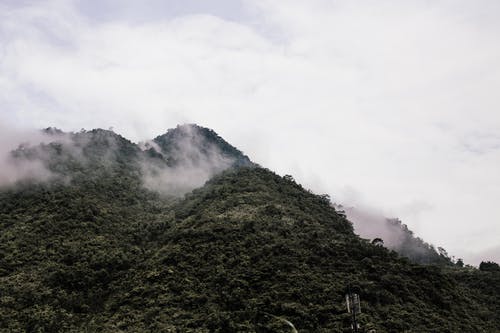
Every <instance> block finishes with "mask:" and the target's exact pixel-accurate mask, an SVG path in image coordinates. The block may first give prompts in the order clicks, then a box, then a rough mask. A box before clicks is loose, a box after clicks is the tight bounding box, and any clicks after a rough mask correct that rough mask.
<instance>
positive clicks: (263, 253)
mask: <svg viewBox="0 0 500 333" xmlns="http://www.w3.org/2000/svg"><path fill="white" fill-rule="evenodd" d="M208 134H210V135H212V133H211V132H210V133H208ZM51 135H56V134H54V133H52V134H51ZM57 135H61V134H57ZM171 135H172V137H176V135H178V134H176V133H174V134H171ZM204 135H205V134H204ZM204 135H202V136H201V137H200V138H201V139H203V137H204ZM217 137H218V136H217ZM169 140H173V139H167V142H162V139H160V140H155V142H156V144H157V145H158V146H159V148H157V147H156V148H155V147H153V146H154V144H151V143H150V147H146V148H143V149H141V148H139V146H138V145H135V144H133V143H131V142H129V141H128V140H126V139H124V138H121V137H119V136H117V135H116V134H114V133H112V132H108V131H102V130H98V131H92V132H85V133H80V134H75V136H74V137H71V140H70V144H68V143H67V142H63V143H52V144H44V145H41V146H36V147H31V148H28V147H27V148H24V149H22V150H18V151H16V152H15V154H16V156H17V157H18V158H28V159H41V160H43V161H44V163H45V164H46V165H47V168H49V169H50V170H51V171H52V172H53V173H54V177H53V178H52V179H51V180H50V181H44V182H37V181H33V180H32V181H26V182H22V183H18V184H17V185H16V186H11V187H4V188H3V189H2V190H1V191H0V331H1V332H4V331H5V332H228V333H229V332H259V333H268V332H269V333H270V332H290V327H289V326H288V325H287V324H286V322H285V321H284V319H286V320H288V321H290V322H291V323H293V325H294V326H295V327H296V328H297V330H298V331H299V332H301V333H303V332H311V333H312V332H349V331H350V329H349V326H350V316H349V315H348V314H347V313H346V308H345V302H344V296H345V291H346V287H347V286H348V285H350V286H351V287H352V288H353V289H355V290H356V291H357V292H358V293H359V294H360V297H361V307H362V310H363V313H362V314H361V315H360V316H359V322H360V324H361V327H362V329H364V330H368V329H376V330H377V332H457V331H463V332H497V331H499V330H500V318H499V316H498V313H500V306H499V297H498V295H499V290H498V288H499V285H500V284H499V282H500V272H498V271H496V270H495V269H490V270H486V271H479V270H476V269H461V268H458V267H450V266H444V267H440V266H436V265H425V266H424V265H419V264H415V263H412V262H411V261H410V260H408V259H406V258H404V257H401V256H399V255H398V254H397V253H396V252H394V251H389V250H387V249H386V248H384V247H382V246H378V245H374V244H372V243H371V242H370V241H367V240H363V239H361V238H359V237H358V236H356V235H355V233H354V232H353V227H352V224H351V223H350V222H349V221H347V220H346V218H345V216H344V215H343V214H339V213H338V212H337V211H336V210H335V209H334V208H333V207H332V206H331V204H330V202H329V200H328V198H326V197H325V196H318V195H315V194H313V193H311V192H310V191H307V190H305V189H304V188H302V186H300V185H299V184H297V183H296V182H295V181H294V180H293V178H291V177H290V176H286V177H280V176H278V175H276V174H274V173H273V172H271V171H269V170H267V169H263V168H260V167H258V166H256V165H255V164H253V163H251V162H250V160H247V158H246V159H245V156H244V155H243V154H241V152H239V151H238V150H236V149H235V148H234V147H232V146H230V145H229V144H227V143H226V142H225V141H223V140H222V139H221V140H222V141H218V142H215V143H211V144H210V145H209V146H202V147H205V148H203V149H205V152H208V151H210V152H212V153H213V152H214V151H215V152H216V153H217V154H219V155H220V154H221V152H222V154H223V155H224V156H225V157H224V160H227V159H230V160H231V161H239V162H233V164H231V165H230V166H228V168H227V169H226V170H225V171H221V170H217V172H216V173H214V175H212V176H211V177H210V180H209V181H208V182H207V183H206V184H205V185H203V186H202V187H199V188H197V189H194V190H193V191H191V192H189V193H187V194H186V195H179V196H175V195H171V194H165V193H161V192H160V193H159V192H157V191H153V190H151V189H148V188H147V187H145V186H144V185H145V182H144V178H143V176H144V173H145V171H144V170H145V167H144V166H145V164H146V165H147V164H150V163H152V164H154V165H155V166H156V167H155V172H158V170H166V172H167V173H168V170H170V169H168V168H179V167H180V168H183V167H184V168H187V166H186V164H185V163H184V162H182V158H185V157H182V158H181V157H175V158H172V154H173V153H172V152H170V153H169V152H168V151H167V149H165V148H162V147H169V145H170V146H171V142H170V141H169ZM197 140H198V139H196V140H194V141H195V144H194V146H193V145H192V144H190V145H189V147H190V149H191V148H193V147H195V148H196V149H194V150H191V152H194V155H193V156H195V159H198V161H199V160H200V159H201V160H203V159H204V158H205V157H203V155H199V151H203V149H198V148H197V147H199V145H198V143H196V142H197ZM189 141H192V140H191V139H190V140H189ZM200 142H206V141H204V140H201V141H200ZM203 145H205V143H203ZM221 145H222V146H224V145H228V146H227V147H225V148H220V147H221ZM75 147H77V148H78V149H76V148H75ZM178 147H180V146H179V145H178ZM206 147H209V148H206ZM151 149H152V150H151ZM214 149H215V150H214ZM233 149H235V150H233ZM75 151H78V154H76V153H75ZM212 153H210V154H212ZM240 154H241V155H240ZM219 155H218V156H219ZM191 159H192V158H191ZM218 160H219V159H218ZM162 161H163V162H162ZM242 161H244V162H242ZM161 163H164V164H165V165H164V166H162V167H161V168H160V169H157V166H158V165H163V164H161ZM193 164H196V163H189V167H192V165H193ZM202 164H205V163H202ZM162 172H163V171H162ZM214 172H215V171H214ZM160 174H161V173H160ZM176 175H177V176H179V175H180V174H179V173H176Z"/></svg>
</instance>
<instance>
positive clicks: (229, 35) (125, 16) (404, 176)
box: [0, 0, 500, 264]
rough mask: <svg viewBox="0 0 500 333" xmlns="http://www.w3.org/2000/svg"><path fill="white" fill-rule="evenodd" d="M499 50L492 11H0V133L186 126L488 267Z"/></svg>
mask: <svg viewBox="0 0 500 333" xmlns="http://www.w3.org/2000/svg"><path fill="white" fill-rule="evenodd" d="M499 36H500V1H497V0H492V1H460V0H449V1H424V0H416V1H400V0H394V1H383V0H382V1H355V2H354V1H333V0H328V1H326V0H325V1H321V0H317V1H316V0H307V1H304V0H297V1H295V0H286V1H280V0H248V1H246V0H241V1H238V0H211V1H207V0H198V1H196V0H165V1H161V0H151V1H146V0H142V1H131V0H129V1H123V0H80V1H78V0H76V1H70V0H68V1H62V0H61V1H57V0H55V1H29V0H0V121H1V122H2V124H3V125H4V126H12V127H20V128H34V127H36V128H40V127H47V126H56V127H59V128H61V129H63V130H67V131H69V130H80V129H81V128H86V129H91V128H95V127H102V128H108V127H113V128H114V130H115V131H116V132H118V133H120V134H122V135H124V136H126V137H128V138H129V139H131V140H133V141H139V140H144V139H148V138H153V137H155V136H156V135H158V134H161V133H163V132H165V131H166V129H167V128H170V127H174V126H175V125H176V124H177V123H185V122H194V123H197V124H199V125H202V126H206V127H210V128H213V129H214V130H215V131H217V132H218V133H219V134H220V135H221V136H223V137H224V138H225V139H226V140H227V141H229V142H230V143H232V144H233V145H235V146H237V147H238V148H240V149H241V150H243V151H244V152H245V153H246V154H248V155H249V156H250V157H251V158H252V159H253V160H254V161H256V162H258V163H260V164H261V165H263V166H265V167H268V168H270V169H272V170H274V171H276V172H278V173H280V174H287V173H290V174H293V175H294V176H295V178H296V179H297V180H298V181H300V182H301V183H303V184H304V185H305V186H306V187H309V188H311V189H313V190H314V191H316V192H319V193H329V194H330V195H331V196H332V198H333V200H334V201H336V202H340V203H345V204H347V205H354V206H370V207H374V208H376V209H379V210H380V211H381V212H382V213H383V214H385V215H387V216H390V217H393V216H394V217H400V218H401V219H402V220H403V222H404V223H406V224H408V226H409V227H410V229H412V230H414V231H415V233H416V234H417V235H418V236H421V237H422V238H424V240H426V241H428V242H431V243H433V244H435V245H436V246H443V247H445V248H446V249H447V250H448V252H449V253H451V254H453V255H455V256H457V257H463V258H464V259H465V261H466V262H469V263H473V264H477V263H478V262H479V261H480V259H490V260H495V261H500V172H499V170H500V42H499ZM0 135H1V134H0Z"/></svg>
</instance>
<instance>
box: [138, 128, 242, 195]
mask: <svg viewBox="0 0 500 333" xmlns="http://www.w3.org/2000/svg"><path fill="white" fill-rule="evenodd" d="M177 130H178V131H180V135H179V137H178V138H177V139H175V141H174V144H173V145H171V146H170V147H169V148H170V149H169V151H168V152H166V151H165V150H164V149H162V148H161V147H160V146H159V145H158V143H157V142H155V141H148V142H145V143H142V144H141V146H142V148H143V149H152V150H153V151H154V152H155V153H157V154H160V155H161V156H162V159H161V160H158V159H157V160H155V159H151V158H150V159H147V160H144V161H142V163H141V170H142V175H143V182H144V186H145V187H146V188H148V189H150V190H153V191H157V192H160V193H162V194H168V195H176V196H179V195H183V194H185V193H187V192H189V191H191V190H193V189H194V188H196V187H200V186H202V185H203V184H204V183H205V182H206V181H207V180H209V179H210V178H211V177H212V176H213V175H215V174H217V173H219V172H221V171H223V170H225V169H227V168H229V167H230V166H231V165H232V164H233V163H234V159H233V158H231V157H228V156H226V155H224V154H223V153H222V152H221V150H220V148H219V147H217V146H216V145H214V144H210V143H207V142H206V141H205V138H203V137H202V136H201V134H200V133H199V132H198V130H197V129H196V128H195V127H193V126H186V125H185V126H181V127H178V128H177Z"/></svg>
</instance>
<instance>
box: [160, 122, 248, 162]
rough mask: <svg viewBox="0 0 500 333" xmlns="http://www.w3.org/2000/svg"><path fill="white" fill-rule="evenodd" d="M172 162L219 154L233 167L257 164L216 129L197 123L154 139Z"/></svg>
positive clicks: (181, 126) (171, 130)
mask: <svg viewBox="0 0 500 333" xmlns="http://www.w3.org/2000/svg"><path fill="white" fill-rule="evenodd" d="M153 142H154V143H155V144H156V145H158V147H159V148H160V149H161V152H162V153H163V154H164V156H165V157H166V158H167V160H169V161H170V163H172V164H178V163H179V162H181V161H185V160H186V159H191V160H193V161H197V160H200V159H203V158H210V157H211V156H214V155H217V156H220V157H222V158H223V159H226V160H228V161H230V163H229V164H230V165H231V166H233V167H242V166H256V164H254V163H253V162H252V161H251V160H250V159H249V158H248V156H246V155H244V154H243V153H242V152H241V151H240V150H238V149H237V148H235V147H234V146H232V145H231V144H229V143H228V142H227V141H226V140H224V139H223V138H222V137H220V136H219V135H218V134H217V133H216V132H215V131H214V130H212V129H210V128H206V127H202V126H199V125H197V124H183V125H178V126H177V127H175V128H172V129H169V130H168V131H167V132H166V133H165V134H162V135H159V136H157V137H156V138H154V139H153Z"/></svg>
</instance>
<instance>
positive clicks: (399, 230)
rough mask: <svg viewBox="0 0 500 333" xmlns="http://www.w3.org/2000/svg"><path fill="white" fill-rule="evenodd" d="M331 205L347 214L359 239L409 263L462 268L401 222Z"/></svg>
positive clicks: (459, 262) (443, 250)
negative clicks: (388, 250)
mask: <svg viewBox="0 0 500 333" xmlns="http://www.w3.org/2000/svg"><path fill="white" fill-rule="evenodd" d="M333 206H334V208H335V209H336V210H337V211H339V212H342V213H344V214H346V216H347V218H348V219H349V220H351V221H352V222H353V223H354V226H355V227H356V230H355V231H357V232H359V234H360V236H362V237H368V238H369V239H371V241H372V243H373V244H376V245H383V246H385V247H387V248H388V249H390V250H394V251H396V252H397V253H398V254H399V255H401V256H404V257H407V258H408V259H410V260H411V261H412V262H415V263H418V264H434V265H446V266H453V265H457V266H459V267H463V266H464V263H463V260H462V259H457V260H455V259H454V257H450V256H449V254H448V252H447V251H446V250H445V249H444V248H442V247H438V248H437V249H436V248H435V247H434V246H433V245H431V244H428V243H426V242H425V241H424V240H422V239H421V238H420V237H415V235H414V234H413V231H411V230H410V229H408V226H407V225H406V224H403V223H402V222H401V220H400V219H397V218H386V217H382V216H378V214H374V213H369V212H363V211H362V209H357V208H355V207H344V206H342V205H339V204H333Z"/></svg>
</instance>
